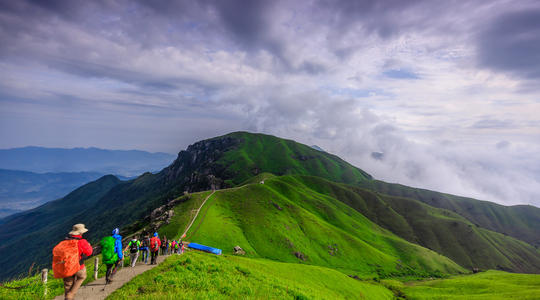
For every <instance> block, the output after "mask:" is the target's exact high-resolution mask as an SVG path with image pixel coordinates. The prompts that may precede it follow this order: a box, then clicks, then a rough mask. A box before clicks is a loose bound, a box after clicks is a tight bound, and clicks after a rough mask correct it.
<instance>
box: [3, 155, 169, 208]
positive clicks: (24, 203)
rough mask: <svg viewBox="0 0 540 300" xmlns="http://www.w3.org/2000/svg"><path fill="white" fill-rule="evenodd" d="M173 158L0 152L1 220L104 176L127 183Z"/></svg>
mask: <svg viewBox="0 0 540 300" xmlns="http://www.w3.org/2000/svg"><path fill="white" fill-rule="evenodd" d="M174 158H175V156H174V155H171V154H167V153H149V152H145V151H138V150H105V149H98V148H74V149H62V148H43V147H24V148H14V149H3V150H0V218H2V217H5V216H8V215H11V214H13V213H16V212H20V211H23V210H27V209H30V208H34V207H36V206H39V205H41V204H43V203H46V202H48V201H51V200H55V199H59V198H61V197H63V196H65V195H67V194H68V193H69V192H71V191H73V190H74V189H76V188H78V187H80V186H82V185H83V184H86V183H88V182H90V181H94V180H96V179H98V178H100V177H102V176H104V175H107V174H113V175H116V176H117V177H118V178H120V179H123V180H127V179H129V178H133V177H136V176H137V175H140V174H142V173H144V172H155V171H159V170H161V169H163V168H164V167H165V166H167V165H169V164H170V163H171V162H172V161H173V160H174Z"/></svg>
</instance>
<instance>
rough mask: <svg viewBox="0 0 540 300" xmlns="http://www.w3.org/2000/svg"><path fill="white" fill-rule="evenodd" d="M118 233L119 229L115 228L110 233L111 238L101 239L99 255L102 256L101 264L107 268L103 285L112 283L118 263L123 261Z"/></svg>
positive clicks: (120, 237) (120, 239) (120, 238)
mask: <svg viewBox="0 0 540 300" xmlns="http://www.w3.org/2000/svg"><path fill="white" fill-rule="evenodd" d="M119 233H120V229H118V228H115V229H114V230H113V231H112V236H106V237H104V238H103V239H101V255H102V256H103V263H104V264H105V265H106V266H107V272H106V273H105V284H109V283H111V282H112V278H113V277H114V274H116V270H117V269H118V263H120V262H121V261H122V260H124V255H123V254H122V236H121V235H120V234H119Z"/></svg>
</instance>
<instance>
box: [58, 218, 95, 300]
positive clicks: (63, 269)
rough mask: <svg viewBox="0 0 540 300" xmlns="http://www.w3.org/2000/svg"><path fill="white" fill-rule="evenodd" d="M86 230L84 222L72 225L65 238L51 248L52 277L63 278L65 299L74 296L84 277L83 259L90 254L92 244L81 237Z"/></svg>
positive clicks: (68, 299) (69, 299)
mask: <svg viewBox="0 0 540 300" xmlns="http://www.w3.org/2000/svg"><path fill="white" fill-rule="evenodd" d="M87 231H88V229H86V228H85V227H84V224H75V225H73V228H72V230H71V231H70V232H69V234H68V236H67V237H66V238H65V240H64V241H62V242H60V243H58V245H56V246H55V247H54V249H53V273H54V277H55V278H63V279H64V298H65V299H67V300H71V299H74V298H75V295H76V294H77V291H78V290H79V288H80V287H81V284H82V283H83V281H84V280H85V279H86V266H85V265H84V259H85V258H86V257H88V256H90V255H92V246H90V243H88V241H87V240H85V239H83V238H82V235H83V234H84V233H85V232H87Z"/></svg>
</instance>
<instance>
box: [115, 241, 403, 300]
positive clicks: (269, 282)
mask: <svg viewBox="0 0 540 300" xmlns="http://www.w3.org/2000/svg"><path fill="white" fill-rule="evenodd" d="M392 297H393V294H392V292H390V291H389V290H388V289H386V288H385V287H383V286H381V285H376V284H374V283H370V282H362V281H359V280H356V279H352V278H350V277H348V276H347V275H345V274H343V273H341V272H338V271H336V270H332V269H329V268H324V267H318V266H308V265H301V264H295V263H280V262H275V261H270V260H265V259H254V258H243V257H235V256H229V255H223V256H216V255H213V254H207V253H199V252H195V251H189V252H186V253H185V254H184V255H178V256H172V257H169V258H168V259H167V260H166V261H165V262H163V263H162V264H161V265H159V266H158V267H156V268H154V269H152V270H150V271H148V272H146V273H144V274H142V275H139V276H137V277H136V278H134V279H133V280H131V281H130V282H129V283H128V284H125V285H124V286H123V287H122V288H120V289H119V290H117V291H115V292H114V293H113V294H111V295H110V296H109V298H108V299H126V298H137V299H246V298H248V299H392Z"/></svg>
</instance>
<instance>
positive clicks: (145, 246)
mask: <svg viewBox="0 0 540 300" xmlns="http://www.w3.org/2000/svg"><path fill="white" fill-rule="evenodd" d="M141 240H142V243H141V247H140V248H139V250H141V251H142V258H141V261H144V263H145V264H148V256H149V255H148V254H149V253H150V248H149V247H150V238H149V237H148V236H147V235H145V236H144V237H143V236H141Z"/></svg>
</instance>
